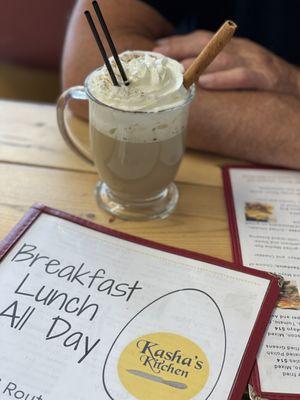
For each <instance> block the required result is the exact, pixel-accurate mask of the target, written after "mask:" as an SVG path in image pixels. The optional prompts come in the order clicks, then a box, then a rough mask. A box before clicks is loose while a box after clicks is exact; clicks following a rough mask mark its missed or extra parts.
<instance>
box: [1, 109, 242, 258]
mask: <svg viewBox="0 0 300 400" xmlns="http://www.w3.org/2000/svg"><path fill="white" fill-rule="evenodd" d="M69 123H70V124H71V125H72V128H73V129H75V130H76V131H78V132H79V136H80V137H81V139H82V140H85V141H86V140H87V137H88V136H87V133H88V130H87V129H88V127H87V124H86V123H85V122H83V121H81V120H79V119H76V118H74V117H73V118H70V121H69ZM238 162H239V163H240V161H236V160H232V159H228V158H224V157H220V156H213V155H209V154H205V153H200V152H193V151H187V153H186V155H185V157H184V159H183V162H182V164H181V167H180V170H179V172H178V174H177V177H176V181H177V185H178V187H179V190H180V200H179V203H178V206H177V209H176V211H175V212H174V213H173V214H172V215H171V216H170V217H169V218H167V219H165V220H155V221H148V222H127V221H122V220H119V219H115V218H112V217H111V216H110V215H108V214H107V213H105V212H104V211H102V210H100V209H99V208H98V207H97V205H96V202H95V200H94V197H93V190H94V187H95V184H96V182H97V180H98V179H99V177H98V175H97V173H96V172H95V170H94V169H93V168H92V167H90V166H89V165H88V164H85V163H84V162H83V161H81V160H80V159H79V158H77V157H76V156H75V155H74V154H73V153H72V152H71V151H70V150H69V149H68V148H67V146H66V145H65V143H64V142H63V140H62V138H61V136H60V134H59V132H58V128H57V124H56V111H55V106H54V105H46V104H35V103H24V102H14V101H0V187H1V199H0V218H1V224H0V239H2V238H3V237H4V236H5V235H6V234H7V233H8V232H9V231H10V229H11V228H12V227H13V226H14V225H15V224H16V223H17V222H18V220H19V219H20V218H21V217H22V215H23V214H24V213H25V211H26V210H27V209H28V208H29V207H30V206H31V205H32V204H33V203H35V202H41V203H44V204H46V205H48V206H51V207H55V208H59V209H61V210H63V211H67V212H69V213H72V214H75V215H77V216H80V217H83V218H86V219H89V220H91V221H93V222H96V223H99V224H102V225H105V226H109V227H110V228H113V229H117V230H120V231H123V232H126V233H129V234H133V235H137V236H140V237H143V238H146V239H150V240H154V241H157V242H161V243H164V244H168V245H171V246H175V247H181V248H186V249H189V250H193V251H197V252H200V253H204V254H208V255H211V256H215V257H219V258H223V259H225V260H229V261H230V260H231V259H232V255H231V244H230V237H229V230H228V222H227V214H226V209H225V201H224V196H223V186H222V178H221V166H222V165H224V164H228V163H230V164H233V163H238Z"/></svg>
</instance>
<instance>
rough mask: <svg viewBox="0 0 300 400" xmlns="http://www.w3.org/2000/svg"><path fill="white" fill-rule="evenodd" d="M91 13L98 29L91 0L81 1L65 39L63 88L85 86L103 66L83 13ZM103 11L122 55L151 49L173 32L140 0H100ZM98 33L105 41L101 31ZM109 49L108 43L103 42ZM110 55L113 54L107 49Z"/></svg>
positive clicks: (155, 12) (166, 23) (75, 9)
mask: <svg viewBox="0 0 300 400" xmlns="http://www.w3.org/2000/svg"><path fill="white" fill-rule="evenodd" d="M85 10H90V12H91V14H92V16H93V17H94V21H95V23H96V26H97V27H99V23H98V20H97V19H96V18H97V17H96V16H95V12H94V9H93V7H92V6H91V1H90V0H78V1H77V4H76V6H75V8H74V10H73V13H72V16H71V20H70V23H69V26H68V31H67V35H66V40H65V46H64V53H63V63H62V79H63V88H64V89H66V88H68V87H70V86H74V85H79V84H82V83H83V81H84V79H85V77H86V76H87V75H88V74H89V73H90V72H91V71H92V70H94V69H96V68H98V67H99V66H101V65H102V64H103V60H102V57H101V55H100V53H99V49H98V47H97V45H96V43H95V40H94V37H93V36H92V33H91V31H90V28H89V26H88V23H87V21H86V18H85V16H84V11H85ZM101 10H102V13H103V15H104V18H105V20H106V23H107V25H108V28H109V31H110V33H111V35H112V37H113V40H114V43H115V45H116V48H117V50H118V52H119V53H121V52H122V51H124V50H152V49H153V47H154V43H155V40H156V39H158V38H159V37H162V36H166V35H168V34H170V33H171V32H172V26H171V24H170V23H169V22H168V21H167V20H166V19H165V18H163V17H162V16H161V15H160V14H159V13H158V12H157V11H156V10H154V9H153V8H152V7H150V6H148V5H147V4H145V3H143V2H141V1H138V0H101ZM98 32H99V33H100V35H101V37H102V38H103V34H102V31H101V28H100V27H99V29H98ZM103 43H104V45H105V47H106V48H107V47H108V46H106V40H105V39H103ZM107 53H108V54H109V55H110V54H111V52H110V51H109V49H107Z"/></svg>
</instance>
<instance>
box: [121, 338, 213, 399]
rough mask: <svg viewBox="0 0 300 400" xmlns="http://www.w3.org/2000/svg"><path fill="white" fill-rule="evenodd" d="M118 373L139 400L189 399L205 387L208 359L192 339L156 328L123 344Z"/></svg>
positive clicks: (129, 390)
mask: <svg viewBox="0 0 300 400" xmlns="http://www.w3.org/2000/svg"><path fill="white" fill-rule="evenodd" d="M118 373H119V377H120V380H121V382H122V384H123V386H124V387H125V388H126V390H127V391H128V392H129V393H130V394H132V395H133V396H134V397H135V398H137V399H139V400H157V399H172V400H189V399H192V398H193V397H194V396H195V395H196V394H197V393H199V392H201V390H202V389H203V388H204V387H205V384H206V382H207V380H208V377H209V363H208V360H207V357H206V355H205V353H204V351H203V350H202V349H201V348H200V347H199V346H198V345H196V344H195V343H194V342H192V341H191V340H189V339H187V338H186V337H183V336H180V335H176V334H173V333H168V332H159V333H152V334H148V335H144V336H140V337H138V338H137V339H135V340H133V341H132V342H131V343H130V344H129V345H128V346H126V347H125V349H124V350H123V351H122V353H121V356H120V359H119V363H118Z"/></svg>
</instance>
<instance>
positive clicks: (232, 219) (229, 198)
mask: <svg viewBox="0 0 300 400" xmlns="http://www.w3.org/2000/svg"><path fill="white" fill-rule="evenodd" d="M231 169H268V170H274V169H278V170H284V168H281V167H274V166H267V165H256V164H254V165H253V164H252V165H237V164H234V165H225V166H224V167H223V168H222V174H223V183H224V195H225V201H226V207H227V212H228V222H229V231H230V235H231V245H232V253H233V259H234V261H235V262H236V263H237V264H239V265H243V257H242V250H241V243H240V238H239V231H238V225H237V218H236V212H235V207H234V200H233V190H232V184H231V179H230V170H231ZM249 383H250V384H251V385H252V386H253V389H254V391H255V393H256V395H257V396H261V397H262V398H263V400H299V399H300V397H299V395H298V394H296V395H295V394H289V393H284V394H280V393H271V392H262V390H261V385H260V377H259V370H258V365H257V362H255V364H254V367H253V370H252V373H251V376H250V382H249Z"/></svg>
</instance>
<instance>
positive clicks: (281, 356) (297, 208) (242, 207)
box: [229, 168, 300, 394]
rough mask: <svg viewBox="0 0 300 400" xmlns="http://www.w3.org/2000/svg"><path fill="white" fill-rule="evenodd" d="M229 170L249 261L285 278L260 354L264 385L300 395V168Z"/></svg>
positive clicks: (245, 258) (243, 249) (244, 255)
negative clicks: (296, 169) (298, 170)
mask: <svg viewBox="0 0 300 400" xmlns="http://www.w3.org/2000/svg"><path fill="white" fill-rule="evenodd" d="M229 171H230V180H231V184H232V191H233V199H234V206H235V212H236V219H237V225H238V235H239V241H240V247H241V253H242V259H243V264H244V265H246V266H249V267H252V268H256V269H260V270H264V271H269V272H273V273H276V274H278V275H281V276H282V277H283V278H284V286H283V288H282V289H281V294H280V298H279V301H278V303H277V308H276V310H275V311H274V313H273V316H272V319H271V322H270V325H269V327H268V331H267V332H266V335H265V338H264V342H263V345H262V347H261V350H260V353H259V356H258V369H259V375H260V383H261V390H262V391H263V392H271V393H289V394H300V296H299V290H300V172H296V171H286V170H277V169H252V168H249V169H247V168H233V169H230V170H229Z"/></svg>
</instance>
